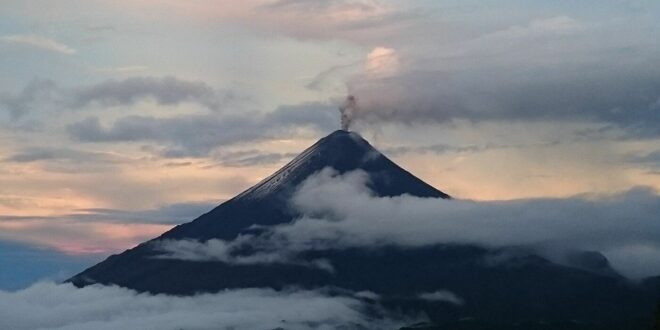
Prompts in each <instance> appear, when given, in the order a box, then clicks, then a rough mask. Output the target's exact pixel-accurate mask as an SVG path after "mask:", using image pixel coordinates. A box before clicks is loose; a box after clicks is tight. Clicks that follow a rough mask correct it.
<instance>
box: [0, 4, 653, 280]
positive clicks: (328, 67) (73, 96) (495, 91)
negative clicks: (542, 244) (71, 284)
mask: <svg viewBox="0 0 660 330" xmlns="http://www.w3.org/2000/svg"><path fill="white" fill-rule="evenodd" d="M659 34H660V3H658V2H657V1H654V0H648V1H645V0H605V1H603V0H586V1H580V2H577V3H576V2H575V1H563V0H562V1H546V2H534V3H531V2H529V1H513V0H501V1H476V0H475V1H472V0H460V1H459V0H443V1H436V0H414V1H404V0H390V1H386V0H382V1H378V0H322V1H321V0H319V1H302V0H243V1H234V0H222V1H218V0H216V1H212V0H195V1H174V0H162V1H155V0H130V1H129V0H115V1H104V0H97V1H87V0H84V1H83V0H61V1H57V2H50V1H49V2H45V1H29V0H28V1H26V0H20V1H18V0H3V2H2V10H1V11H0V72H2V74H1V75H0V244H3V245H2V246H6V247H7V248H6V249H4V251H5V252H4V254H3V255H0V258H9V259H8V260H10V259H11V258H21V257H22V256H25V255H26V253H27V254H29V253H38V251H40V250H41V249H46V250H48V253H49V256H50V254H53V255H52V256H51V257H50V258H54V259H52V260H60V259H61V260H64V261H62V262H59V263H56V264H57V265H62V266H61V267H60V266H58V267H60V268H58V267H55V266H53V267H45V268H43V269H39V270H34V272H36V273H35V274H32V276H46V277H49V278H57V276H62V275H57V274H62V273H71V272H75V271H77V270H79V269H80V268H81V267H80V265H81V264H90V263H92V262H93V261H95V260H98V259H100V258H102V257H104V256H105V255H107V254H109V253H113V252H117V251H121V250H123V249H125V248H128V247H131V246H132V245H134V244H136V243H138V242H140V241H143V240H145V239H147V238H150V237H154V236H156V235H158V234H159V233H161V232H163V231H165V230H167V229H168V228H170V227H171V226H172V225H173V224H177V223H181V222H184V221H187V220H190V219H193V218H194V217H196V216H197V215H199V214H201V213H203V212H205V211H207V210H209V209H210V208H211V207H212V206H213V205H216V204H218V203H220V202H221V201H223V200H225V199H227V198H230V197H232V196H233V195H235V194H237V193H239V192H241V191H242V190H243V189H246V188H248V187H249V186H251V185H252V184H254V183H256V182H257V181H259V180H260V179H261V178H263V177H265V176H266V175H268V174H270V173H271V172H273V171H274V170H276V169H277V168H278V167H280V166H281V165H283V164H284V163H285V162H286V161H288V160H290V159H291V158H292V157H294V156H295V155H296V154H297V153H298V152H300V151H302V150H303V149H304V148H305V147H307V146H308V145H310V144H312V143H313V142H314V141H315V140H316V139H318V138H320V137H322V136H324V135H326V134H328V133H330V132H332V131H333V130H335V129H338V128H339V113H338V111H337V108H338V106H339V105H340V104H341V103H342V100H343V99H344V98H345V97H346V95H348V94H353V95H355V96H356V97H357V100H358V108H357V109H356V111H355V113H354V116H355V122H354V125H353V129H354V130H356V131H358V132H360V133H361V134H362V135H363V136H364V137H365V138H367V139H368V140H370V141H371V142H372V144H374V145H375V146H376V147H377V148H378V149H379V150H381V151H383V152H384V153H385V154H386V155H388V156H389V157H391V158H392V159H393V160H394V161H396V162H397V163H399V164H401V165H402V166H404V167H405V168H406V169H408V170H410V171H411V172H413V173H415V174H416V175H418V176H419V177H421V178H422V179H424V180H425V181H427V182H429V183H430V184H432V185H434V186H435V187H437V188H439V189H441V190H443V191H445V192H447V193H449V194H451V195H452V196H456V197H459V198H463V199H472V200H479V201H493V200H511V199H519V198H547V197H552V198H555V197H560V198H563V197H569V196H575V195H578V194H585V193H590V194H601V193H623V192H625V191H629V190H631V189H633V188H635V187H640V186H644V187H646V188H643V189H645V190H644V191H646V192H647V193H648V194H654V191H655V192H657V190H658V189H659V188H660V67H659V66H658V63H659V61H660V43H659V42H658V41H657V36H658V35H659ZM635 189H639V188H635ZM49 260H51V259H49ZM4 272H9V271H6V270H5V271H4ZM2 274H3V273H1V272H0V275H2ZM7 276H9V275H7ZM9 277H11V276H9ZM3 285H4V284H3ZM16 285H17V284H16V283H14V284H12V285H11V287H14V286H16ZM4 287H10V286H8V285H5V286H4ZM4 287H3V288H4Z"/></svg>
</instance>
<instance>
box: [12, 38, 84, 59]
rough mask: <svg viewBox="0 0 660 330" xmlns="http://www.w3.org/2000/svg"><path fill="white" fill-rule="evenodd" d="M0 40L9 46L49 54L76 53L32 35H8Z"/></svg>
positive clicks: (56, 42) (61, 45) (67, 47)
mask: <svg viewBox="0 0 660 330" xmlns="http://www.w3.org/2000/svg"><path fill="white" fill-rule="evenodd" d="M0 40H2V41H3V42H6V43H10V44H16V45H21V46H27V47H32V48H36V49H41V50H45V51H49V52H54V53H59V54H65V55H73V54H75V53H76V52H77V51H76V50H75V49H73V48H71V47H69V46H67V45H65V44H63V43H61V42H59V41H57V40H54V39H50V38H46V37H42V36H38V35H34V34H24V35H8V36H3V37H0Z"/></svg>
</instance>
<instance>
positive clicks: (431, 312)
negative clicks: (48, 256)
mask: <svg viewBox="0 0 660 330" xmlns="http://www.w3.org/2000/svg"><path fill="white" fill-rule="evenodd" d="M325 168H333V169H334V170H336V171H338V172H339V173H346V172H351V171H354V170H361V171H363V172H364V173H366V175H368V178H369V180H368V182H369V183H368V185H369V187H368V188H369V189H371V191H372V192H373V194H374V195H375V196H380V197H390V196H399V195H403V194H408V195H412V196H417V197H423V198H438V199H450V198H451V197H450V196H449V195H448V194H446V193H444V192H442V191H440V190H438V189H436V188H434V187H432V186H430V185H428V184H426V183H425V182H423V181H422V180H420V179H419V178H417V177H415V176H414V175H412V174H411V173H409V172H407V171H406V170H404V169H403V168H401V167H399V166H398V165H397V164H395V163H394V162H392V161H391V160H390V159H388V158H387V157H386V156H384V155H383V154H382V153H380V152H379V151H378V150H376V149H375V148H374V147H372V146H371V145H370V144H369V142H367V141H366V140H365V139H363V138H362V137H361V136H360V135H358V134H356V133H353V132H348V131H344V130H340V131H336V132H334V133H332V134H330V135H328V136H326V137H324V138H322V139H321V140H319V141H318V142H317V143H316V144H314V145H313V146H311V147H309V148H308V149H306V150H305V151H303V152H302V153H301V154H300V155H299V156H297V157H296V158H295V159H293V160H292V161H291V162H289V163H288V164H287V165H285V166H284V167H283V168H281V169H280V170H278V171H277V172H275V173H274V174H273V175H271V176H269V177H268V178H266V179H264V180H263V181H261V182H259V183H258V184H256V185H255V186H253V187H251V188H249V189H247V190H246V191H244V192H243V193H241V194H239V195H237V196H236V197H234V198H232V199H231V200H228V201H226V202H224V203H222V204H221V205H219V206H217V207H216V208H215V209H213V210H211V211H210V212H208V213H206V214H204V215H202V216H200V217H199V218H197V219H195V220H193V221H191V222H188V223H185V224H182V225H179V226H176V227H174V228H173V229H171V230H170V231H168V232H166V233H164V234H163V235H161V236H160V237H157V238H155V239H153V240H151V241H149V242H145V243H143V244H140V245H138V246H137V247H134V248H132V249H130V250H127V251H125V252H123V253H121V254H119V255H113V256H110V257H109V258H107V259H106V260H104V261H103V262H101V263H99V264H97V265H95V266H93V267H91V268H89V269H87V270H85V271H83V272H82V273H80V274H78V275H76V276H74V277H73V278H71V279H70V280H69V281H70V282H71V283H73V284H74V285H76V286H79V287H82V286H86V285H90V284H97V283H100V284H105V285H119V286H122V287H127V288H130V289H134V290H136V291H139V292H151V293H165V294H176V295H192V294H196V293H201V292H217V291H220V290H223V289H228V288H248V287H271V288H275V289H282V288H287V287H299V288H332V289H333V290H337V291H338V292H365V291H368V292H370V293H373V294H374V296H377V297H379V298H378V303H379V304H381V305H382V306H385V307H386V308H387V309H388V310H396V311H397V313H416V314H420V313H422V314H425V315H428V317H429V318H430V319H431V320H432V321H433V322H435V323H436V324H452V323H451V322H459V321H460V320H476V321H475V322H486V323H487V324H498V325H502V326H507V325H508V326H510V325H512V324H521V322H527V321H530V320H535V321H538V320H542V322H545V324H552V322H559V323H557V324H563V325H562V326H561V327H562V328H567V329H568V328H570V329H573V328H571V327H568V326H565V325H566V324H569V323H571V322H578V323H580V322H582V323H580V324H594V325H596V326H606V325H611V326H612V327H613V328H617V327H618V328H621V327H624V328H629V329H634V328H636V327H638V325H639V324H643V322H646V321H648V316H649V315H650V312H649V310H650V309H651V308H652V305H653V302H652V300H651V299H652V298H651V297H650V295H649V294H648V293H647V292H646V291H644V290H642V289H641V288H639V287H638V286H636V285H634V284H631V283H629V282H628V281H626V280H625V279H624V278H623V277H621V276H619V275H618V274H617V273H616V272H615V271H614V270H612V269H611V268H610V267H609V264H608V262H607V259H605V258H604V257H603V256H602V255H601V254H599V253H597V252H589V251H587V252H579V253H577V254H576V258H572V260H577V261H576V262H575V263H574V264H570V265H567V264H557V263H554V262H552V261H550V260H548V259H545V258H543V257H541V256H539V255H535V254H534V253H532V252H528V251H526V250H525V249H522V248H520V247H512V248H510V249H498V250H492V249H486V248H483V247H479V246H471V245H456V244H451V245H450V244H441V245H436V246H427V247H417V248H401V247H397V246H385V247H378V248H347V249H331V248H330V249H327V250H323V251H310V252H307V253H305V254H303V256H302V258H307V259H309V260H312V259H314V260H319V259H323V260H327V261H329V262H330V263H331V264H332V266H333V271H332V272H329V271H327V270H324V269H319V268H314V267H307V266H304V265H297V264H277V263H268V264H229V263H226V262H222V261H188V260H177V259H163V258H159V257H158V256H159V251H155V250H154V248H153V246H154V243H157V242H160V241H164V240H194V241H200V242H204V241H208V240H211V239H219V240H224V241H231V240H234V239H236V238H237V237H239V236H241V235H245V234H251V235H258V233H257V234H255V228H267V227H269V226H275V225H279V224H285V223H290V222H292V221H295V220H296V219H298V218H299V217H300V216H301V214H299V213H298V211H296V210H295V209H294V208H292V207H290V203H289V200H290V199H291V197H292V195H293V193H294V192H295V191H296V188H297V187H298V186H299V185H300V184H301V183H302V182H304V181H305V179H307V178H308V177H310V176H311V175H313V174H315V173H317V172H319V171H321V170H323V169H325ZM438 221H441V220H438ZM257 232H258V231H257ZM503 254H506V255H507V256H508V257H507V258H506V260H505V261H501V262H497V263H492V262H485V260H492V259H493V256H501V255H503ZM445 290H450V291H451V292H454V293H456V294H457V295H458V296H460V297H461V298H460V299H427V298H423V295H420V294H421V293H434V292H435V293H437V292H446V291H445ZM448 322H449V323H448ZM460 322H462V321H460ZM548 322H550V323H548ZM567 322H568V323H567ZM523 328H524V327H523ZM507 329H508V328H507Z"/></svg>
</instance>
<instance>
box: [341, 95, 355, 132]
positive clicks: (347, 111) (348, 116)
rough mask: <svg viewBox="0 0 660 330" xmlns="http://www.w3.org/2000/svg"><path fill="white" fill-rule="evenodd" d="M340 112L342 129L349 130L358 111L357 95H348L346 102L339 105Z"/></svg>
mask: <svg viewBox="0 0 660 330" xmlns="http://www.w3.org/2000/svg"><path fill="white" fill-rule="evenodd" d="M339 112H340V113H341V129H342V130H344V131H348V129H349V128H350V127H351V124H352V123H353V119H354V117H355V113H356V112H357V99H356V98H355V96H353V95H349V96H347V97H346V100H345V101H344V104H342V106H341V107H339Z"/></svg>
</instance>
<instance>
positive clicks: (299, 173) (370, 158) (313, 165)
mask: <svg viewBox="0 0 660 330" xmlns="http://www.w3.org/2000/svg"><path fill="white" fill-rule="evenodd" d="M328 167H329V168H333V169H334V170H336V171H337V172H339V173H346V172H350V171H355V170H360V171H364V172H365V173H366V174H367V175H368V178H369V182H368V186H369V188H370V189H371V190H372V191H373V193H374V194H375V195H376V196H383V197H385V196H388V197H390V196H399V195H404V194H407V195H411V196H417V197H433V198H450V197H449V195H447V194H445V193H444V192H442V191H440V190H438V189H435V188H434V187H432V186H430V185H428V184H427V183H425V182H424V181H422V180H420V179H419V178H417V177H415V176H414V175H412V174H410V173H409V172H408V171H406V170H404V169H402V168H401V167H399V166H398V165H396V164H395V163H394V162H392V161H391V160H389V159H388V158H387V157H385V156H384V155H383V154H381V153H380V152H379V151H378V150H376V149H375V148H374V147H373V146H371V144H369V142H368V141H367V140H365V139H364V138H362V137H361V136H360V135H359V134H357V133H354V132H348V131H345V130H338V131H335V132H333V133H331V134H329V135H327V136H326V137H324V138H322V139H320V140H319V141H318V142H316V143H315V144H314V145H312V146H311V147H309V148H307V149H306V150H305V151H303V152H302V153H300V154H299V155H298V156H296V157H295V158H294V159H293V160H292V161H290V162H289V163H288V164H286V165H285V166H283V167H282V168H281V169H279V170H278V171H277V172H275V173H273V174H272V175H271V176H269V177H267V178H265V179H263V180H262V181H261V182H259V183H257V184H256V185H254V186H252V187H251V188H249V189H247V190H245V191H244V192H242V193H241V194H239V195H237V196H236V197H234V198H232V199H230V200H228V201H227V202H225V203H223V204H221V205H219V206H218V207H216V208H215V209H213V210H212V211H211V212H209V213H207V214H204V215H202V216H201V217H199V218H197V219H196V220H194V221H192V222H189V223H186V224H183V225H180V226H177V227H176V228H174V229H172V230H171V231H169V232H167V233H165V234H164V235H163V236H162V237H163V238H174V239H183V238H195V239H211V238H221V239H233V238H234V237H236V236H237V235H240V234H241V233H242V232H244V231H245V230H246V229H247V228H251V227H252V226H254V225H258V226H266V225H274V224H280V223H285V222H289V221H292V219H295V218H296V217H297V216H298V214H297V212H296V211H295V210H292V209H291V208H290V207H289V206H290V203H289V202H290V199H291V197H292V195H293V193H294V192H295V191H296V189H297V188H298V186H299V185H300V184H301V183H303V182H304V181H305V180H306V179H307V178H309V177H310V176H312V175H314V174H315V173H317V172H319V171H321V170H323V169H324V168H328Z"/></svg>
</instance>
